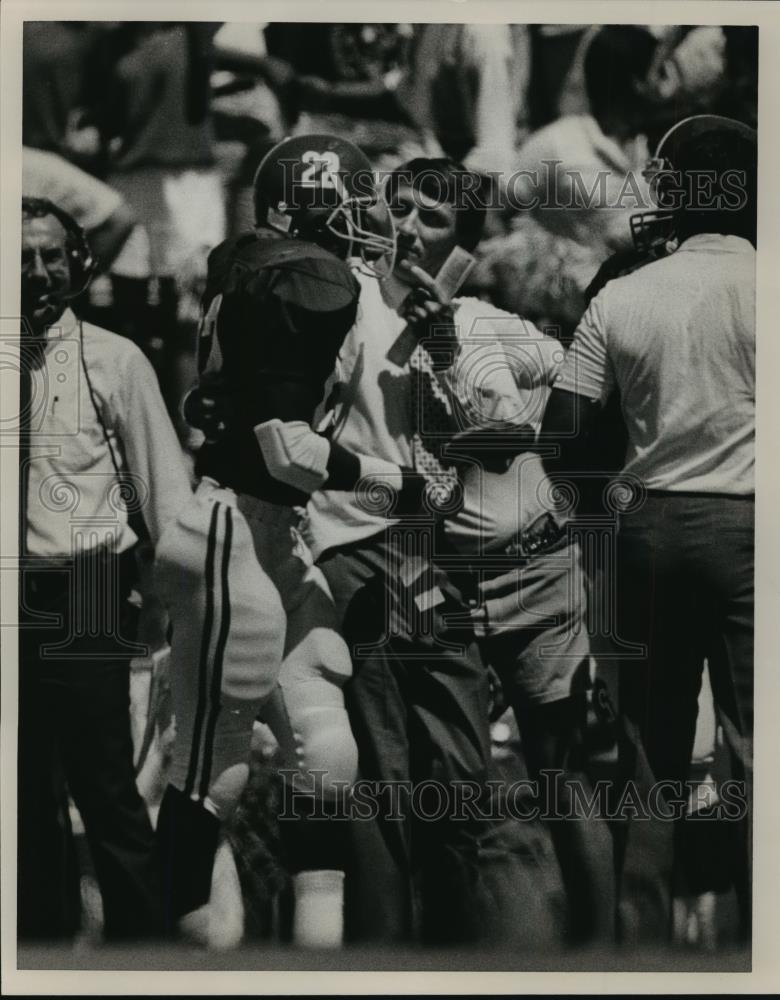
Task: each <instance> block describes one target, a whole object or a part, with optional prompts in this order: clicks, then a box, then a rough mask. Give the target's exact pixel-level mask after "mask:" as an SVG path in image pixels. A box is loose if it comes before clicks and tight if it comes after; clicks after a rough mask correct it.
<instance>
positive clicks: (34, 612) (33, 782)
mask: <svg viewBox="0 0 780 1000" xmlns="http://www.w3.org/2000/svg"><path fill="white" fill-rule="evenodd" d="M98 561H99V562H100V565H101V566H102V567H103V569H102V570H100V571H99V573H100V574H103V571H104V570H105V565H106V562H109V563H110V562H111V559H110V557H105V556H101V557H100V558H99V560H98ZM83 562H84V561H82V566H81V570H83V569H84V566H83ZM92 565H93V569H94V568H95V565H96V561H93V564H92ZM109 572H110V571H109ZM79 577H81V571H79V573H78V574H76V573H74V571H73V566H72V565H71V567H70V569H69V570H68V571H66V572H65V573H59V572H54V573H52V572H40V571H25V572H24V574H23V576H22V580H21V583H20V585H21V588H22V594H23V600H22V607H21V609H20V622H21V629H20V641H19V757H18V779H19V784H18V870H17V877H18V933H19V938H20V939H55V938H62V937H69V936H72V935H73V934H74V933H75V932H76V931H77V930H78V927H79V874H78V868H77V865H76V860H75V851H74V845H73V837H72V831H71V827H70V821H69V818H68V806H67V792H66V790H69V791H70V793H71V795H72V796H73V799H74V801H75V803H76V806H77V807H78V809H79V812H80V814H81V817H82V820H83V822H84V828H85V831H86V836H87V840H88V842H89V847H90V852H91V855H92V859H93V862H94V865H95V871H96V875H97V880H98V884H99V886H100V892H101V896H102V899H103V914H104V930H105V935H106V937H107V938H111V939H120V938H137V937H147V936H149V935H154V934H156V933H159V931H160V928H161V904H160V880H159V874H158V866H157V862H156V858H155V854H154V838H153V832H152V827H151V824H150V822H149V817H148V814H147V812H146V807H145V805H144V802H143V800H142V798H141V796H140V795H139V793H138V790H137V788H136V785H135V775H134V769H133V747H132V740H131V735H130V716H129V705H130V675H129V659H130V654H131V653H132V651H133V644H132V641H131V635H132V630H131V623H130V621H129V616H128V614H127V613H126V609H127V607H128V605H127V602H126V600H125V599H124V598H125V596H126V588H124V587H123V586H122V584H121V581H120V578H119V569H118V567H117V576H116V577H115V578H114V583H115V584H116V587H113V586H111V585H109V589H110V590H112V591H113V593H115V594H116V596H117V601H113V599H112V600H111V601H108V602H106V607H107V608H108V607H109V606H110V608H109V610H108V611H106V610H105V608H104V609H103V611H98V612H97V613H95V614H92V613H91V612H90V613H88V615H87V617H88V618H89V621H88V622H87V621H86V620H85V618H84V617H83V616H82V611H83V607H84V605H89V604H91V605H92V609H91V610H92V611H93V612H94V611H95V610H96V608H97V607H98V606H99V602H97V601H95V598H94V593H95V592H94V591H93V593H92V595H90V594H87V593H83V594H81V595H79V597H78V598H76V597H75V595H74V593H72V588H73V581H74V579H78V578H79ZM81 578H83V579H89V580H92V581H95V580H97V579H102V580H103V581H104V582H105V579H106V578H105V576H104V575H103V576H100V575H99V576H96V575H93V574H91V573H90V574H88V575H87V576H86V577H81ZM100 589H101V592H103V591H102V588H100ZM75 600H78V607H77V606H76V605H75V604H74V601H75ZM79 609H81V610H79ZM104 612H105V613H104ZM117 612H118V614H116V613H117ZM42 615H46V616H49V618H48V623H47V624H44V623H43V621H42V618H41V616H42ZM82 626H85V627H84V628H82Z"/></svg>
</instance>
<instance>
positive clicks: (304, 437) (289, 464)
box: [254, 419, 447, 513]
mask: <svg viewBox="0 0 780 1000" xmlns="http://www.w3.org/2000/svg"><path fill="white" fill-rule="evenodd" d="M254 433H255V437H256V438H257V442H258V444H259V445H260V450H261V451H262V453H263V458H264V460H265V464H266V466H267V467H268V471H269V472H270V473H271V475H272V476H273V477H274V479H278V480H279V481H280V482H283V483H286V484H287V485H288V486H292V487H293V488H294V489H297V490H300V491H301V492H303V493H314V492H315V491H317V490H355V489H366V490H370V489H372V488H374V487H376V486H380V487H387V488H388V489H390V490H391V491H393V492H394V493H395V494H396V495H397V498H398V502H397V506H396V509H397V511H398V512H399V513H410V512H412V511H414V510H418V509H420V508H421V507H422V506H423V504H425V503H426V502H433V498H432V497H429V493H428V489H427V488H428V481H427V479H426V478H425V477H424V476H422V475H420V474H419V473H417V472H414V471H413V470H412V469H407V468H404V467H402V466H400V465H396V464H395V463H394V462H388V461H386V460H385V459H381V458H375V457H372V456H369V455H361V454H358V453H356V452H353V451H350V450H349V449H347V448H344V447H343V446H342V445H340V444H338V443H337V442H334V441H330V440H329V439H328V438H327V437H325V436H324V435H323V434H318V433H317V432H316V431H314V430H312V428H311V427H310V426H309V425H308V424H307V423H306V422H305V421H303V420H287V421H283V420H279V419H274V420H266V421H264V422H263V423H261V424H257V426H256V427H255V428H254ZM439 499H440V500H441V502H442V503H444V504H445V505H446V503H447V501H446V498H444V497H440V498H439Z"/></svg>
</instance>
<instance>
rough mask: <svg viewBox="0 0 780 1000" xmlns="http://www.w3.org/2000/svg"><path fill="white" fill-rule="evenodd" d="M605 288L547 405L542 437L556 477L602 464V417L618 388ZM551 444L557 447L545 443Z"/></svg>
mask: <svg viewBox="0 0 780 1000" xmlns="http://www.w3.org/2000/svg"><path fill="white" fill-rule="evenodd" d="M606 293H607V289H605V290H604V291H603V292H601V293H600V294H599V295H597V296H596V298H595V299H593V301H592V302H591V304H590V305H589V306H588V309H587V311H586V312H585V315H584V316H583V317H582V320H581V321H580V325H579V326H578V327H577V330H576V331H575V334H574V340H573V342H572V345H571V347H570V349H569V351H568V353H567V355H566V359H565V361H564V363H563V365H562V366H561V369H560V371H559V372H558V374H557V375H556V377H555V381H554V383H553V388H552V390H551V391H550V397H549V399H548V401H547V406H546V408H545V412H544V418H543V420H542V427H541V431H540V434H539V442H540V445H542V446H543V449H544V457H543V461H544V466H545V469H546V471H547V474H548V475H549V476H550V477H551V478H553V479H555V478H556V477H558V478H560V477H561V476H564V475H566V474H567V473H572V472H574V473H576V472H580V471H582V470H585V469H597V468H598V467H599V455H598V444H599V435H598V433H597V429H598V425H599V416H600V412H601V408H602V406H603V405H604V402H605V401H606V400H607V399H608V398H609V396H610V395H611V393H612V391H613V389H614V387H615V382H614V375H613V372H612V365H611V361H610V358H609V355H608V351H607V337H606V318H605V305H606V303H605V297H606ZM550 445H552V446H554V449H551V448H549V447H546V446H550Z"/></svg>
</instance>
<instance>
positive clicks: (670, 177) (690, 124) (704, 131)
mask: <svg viewBox="0 0 780 1000" xmlns="http://www.w3.org/2000/svg"><path fill="white" fill-rule="evenodd" d="M734 139H738V140H741V141H742V142H743V143H745V142H747V143H748V144H750V145H752V146H753V147H754V148H755V145H756V132H755V130H754V129H752V128H750V126H748V125H745V124H744V123H743V122H739V121H736V120H735V119H733V118H723V117H721V116H720V115H693V116H691V117H690V118H684V119H683V120H682V121H679V122H677V124H676V125H673V126H672V127H671V128H670V129H669V131H668V132H667V133H666V134H665V135H664V136H663V138H662V139H661V141H660V142H659V143H658V147H657V149H656V151H655V156H653V157H652V158H651V159H650V160H648V162H647V164H646V166H645V169H644V170H643V171H642V176H643V177H644V178H645V180H646V181H647V182H648V184H649V185H650V192H651V195H652V196H653V199H654V201H655V203H656V205H657V206H658V208H656V209H651V210H649V211H646V212H637V213H635V214H634V215H632V216H631V220H630V222H631V236H632V238H633V240H634V246H635V247H636V249H637V251H638V252H639V253H643V254H647V255H649V256H652V255H654V254H658V253H663V252H664V249H665V247H666V245H667V244H668V243H669V242H670V241H672V240H674V239H675V236H676V233H675V217H676V215H677V213H678V212H680V211H686V210H687V211H695V206H694V205H692V204H691V203H690V201H689V200H686V199H688V194H687V193H686V191H685V190H684V189H683V187H682V186H681V179H682V176H683V175H684V174H685V173H686V171H690V172H693V171H697V170H702V169H703V167H702V163H701V162H700V156H699V153H700V151H701V150H702V149H703V148H704V147H705V145H706V144H711V143H713V142H718V143H721V144H722V145H723V146H724V148H725V147H727V146H728V144H729V142H731V141H733V140H734ZM747 166H748V164H746V163H740V162H734V163H729V167H730V168H732V169H740V168H745V167H747Z"/></svg>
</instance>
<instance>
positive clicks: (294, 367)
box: [196, 233, 360, 505]
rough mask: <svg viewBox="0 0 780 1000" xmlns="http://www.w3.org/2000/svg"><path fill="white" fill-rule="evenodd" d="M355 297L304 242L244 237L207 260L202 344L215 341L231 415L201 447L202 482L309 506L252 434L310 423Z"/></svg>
mask: <svg viewBox="0 0 780 1000" xmlns="http://www.w3.org/2000/svg"><path fill="white" fill-rule="evenodd" d="M359 295H360V286H359V284H358V282H357V280H356V279H355V277H354V275H353V274H352V272H351V271H350V269H349V267H348V266H347V265H346V264H345V263H344V262H343V261H341V260H339V259H338V258H337V257H335V256H334V255H333V254H330V253H328V252H327V251H326V250H323V249H322V248H321V247H319V246H317V245H316V244H313V243H307V242H304V241H303V240H298V239H287V238H283V239H275V238H272V239H263V238H262V237H258V236H256V235H255V234H253V233H248V234H244V235H242V236H238V237H234V238H232V239H229V240H226V241H225V242H224V243H221V244H220V245H219V246H218V247H216V249H214V250H213V251H212V252H211V254H210V255H209V265H208V280H207V285H206V293H205V296H204V303H203V305H204V315H205V317H206V319H205V321H204V327H203V330H202V334H203V336H202V338H201V342H202V343H205V344H208V338H210V337H216V340H217V341H218V344H219V350H220V352H221V355H222V365H221V379H220V380H221V382H222V383H223V391H225V392H226V394H227V397H228V399H229V401H230V406H231V417H230V420H229V425H228V429H227V432H226V434H225V435H224V437H223V438H221V439H220V441H219V442H217V443H213V444H212V443H207V444H205V445H204V446H203V447H202V448H201V450H200V453H199V455H198V461H197V464H196V471H197V472H198V474H199V475H207V476H211V477H213V478H214V479H216V480H217V481H219V482H220V483H222V484H223V485H224V486H229V487H232V488H233V489H235V490H236V491H237V492H242V493H251V494H252V495H253V496H258V497H260V498H262V499H265V500H269V501H271V502H273V503H284V504H291V505H296V504H302V503H305V502H306V499H307V498H306V496H305V495H303V494H301V493H299V492H298V491H297V490H295V489H293V488H291V487H289V486H286V485H284V484H282V483H280V482H278V481H277V480H275V479H273V477H272V476H271V475H270V473H269V472H268V470H267V468H266V466H265V462H264V461H263V456H262V452H261V450H260V446H259V445H258V443H257V439H256V438H255V436H254V433H253V430H252V428H253V427H254V426H255V425H256V424H259V423H262V422H263V421H266V420H271V419H272V418H274V417H278V418H279V419H280V420H285V421H287V420H304V421H306V422H307V423H311V421H312V419H313V416H314V412H315V409H316V408H317V406H318V404H319V403H320V402H321V401H322V397H323V393H324V387H325V382H326V380H327V378H328V376H329V375H330V374H331V373H332V371H333V369H334V366H335V363H336V357H337V355H338V352H339V350H340V348H341V345H342V343H343V341H344V338H345V337H346V335H347V333H348V332H349V330H350V328H351V327H352V325H353V324H354V322H355V316H356V313H357V304H358V297H359Z"/></svg>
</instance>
